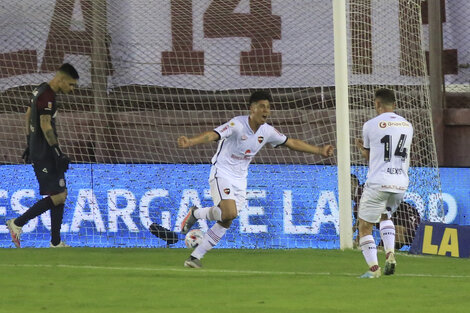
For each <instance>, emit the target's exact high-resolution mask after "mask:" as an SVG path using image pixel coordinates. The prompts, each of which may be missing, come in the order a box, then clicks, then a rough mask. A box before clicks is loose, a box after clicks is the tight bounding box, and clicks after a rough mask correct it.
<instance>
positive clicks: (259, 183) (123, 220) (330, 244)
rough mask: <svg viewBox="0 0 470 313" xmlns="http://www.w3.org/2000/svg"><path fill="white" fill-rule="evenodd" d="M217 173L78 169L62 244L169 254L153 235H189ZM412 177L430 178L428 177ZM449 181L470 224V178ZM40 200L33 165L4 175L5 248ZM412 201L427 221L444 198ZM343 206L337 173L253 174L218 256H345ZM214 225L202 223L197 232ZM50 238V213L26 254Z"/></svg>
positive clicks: (189, 168)
mask: <svg viewBox="0 0 470 313" xmlns="http://www.w3.org/2000/svg"><path fill="white" fill-rule="evenodd" d="M209 170H210V165H207V164H191V165H190V164H106V165H103V164H74V165H73V166H72V168H71V169H70V170H69V171H68V172H67V175H66V179H67V186H68V198H67V202H66V210H65V214H64V220H63V226H62V238H63V239H64V240H65V241H66V242H67V243H69V244H71V245H73V246H90V247H162V246H165V242H164V241H162V240H160V239H158V238H156V237H155V236H153V235H152V234H150V232H149V231H148V228H149V226H150V224H152V223H157V224H160V225H162V226H164V227H166V228H168V229H171V230H173V231H176V232H179V230H180V229H179V225H180V223H181V221H182V219H183V218H184V216H185V214H186V212H187V210H188V208H189V207H191V206H192V205H197V206H211V205H212V201H211V196H210V191H209V184H208V182H207V180H208V175H209ZM410 171H411V173H410V174H411V176H412V175H425V174H426V173H425V172H426V171H427V169H423V168H414V169H411V170H410ZM440 175H441V179H442V182H443V187H442V191H443V194H444V204H445V217H444V219H445V222H446V223H457V224H469V222H470V219H469V212H470V204H469V203H470V201H469V198H470V194H469V193H470V187H469V186H470V169H451V168H446V169H441V170H440ZM305 177H308V178H309V179H305ZM299 178H302V179H299ZM362 179H363V177H361V180H362ZM299 181H301V183H299ZM40 197H41V196H40V195H39V192H38V185H37V182H36V179H35V177H34V172H33V170H32V168H31V166H30V165H2V166H0V217H1V218H0V247H13V245H12V243H11V240H10V236H9V234H8V230H7V228H6V226H5V221H6V220H8V219H10V218H13V217H17V216H18V215H19V214H21V213H22V212H24V211H25V210H27V209H28V207H30V206H31V205H32V204H33V203H34V202H36V201H37V200H38V199H40ZM407 198H408V200H410V201H413V202H415V204H416V205H417V207H418V210H419V212H420V214H421V215H422V216H427V217H429V216H432V214H430V212H431V211H432V210H435V209H436V205H437V202H436V201H435V198H436V194H434V193H433V191H432V190H429V188H428V187H426V186H414V187H413V186H410V189H409V190H408V193H407V196H406V197H405V199H407ZM337 199H338V190H337V178H336V167H334V166H321V165H261V164H252V165H251V167H250V172H249V177H248V190H247V205H246V207H245V208H244V209H243V210H241V211H240V212H239V217H238V218H237V219H235V220H234V222H233V224H232V227H231V228H230V230H229V231H228V232H227V234H226V236H225V237H224V240H222V241H221V242H220V245H218V247H221V248H321V249H337V248H339V225H338V220H339V213H338V200H337ZM433 199H434V200H433ZM211 225H212V222H206V221H200V222H199V224H196V226H195V227H199V228H201V229H202V230H207V228H208V227H210V226H211ZM49 229H50V217H49V213H48V212H46V213H44V214H43V215H41V216H40V217H38V218H35V219H33V220H31V221H30V222H29V223H28V224H27V225H25V226H24V227H23V230H24V234H23V236H22V246H24V247H46V246H48V244H49V240H50V235H49ZM174 247H183V243H182V242H178V243H177V244H175V245H174Z"/></svg>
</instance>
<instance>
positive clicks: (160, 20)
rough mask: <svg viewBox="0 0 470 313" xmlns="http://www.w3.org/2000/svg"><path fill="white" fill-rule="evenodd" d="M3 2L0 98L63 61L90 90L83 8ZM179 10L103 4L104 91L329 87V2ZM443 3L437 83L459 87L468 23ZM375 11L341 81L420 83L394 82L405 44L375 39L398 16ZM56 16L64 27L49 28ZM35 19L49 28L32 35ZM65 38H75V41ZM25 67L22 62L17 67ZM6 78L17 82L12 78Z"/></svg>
mask: <svg viewBox="0 0 470 313" xmlns="http://www.w3.org/2000/svg"><path fill="white" fill-rule="evenodd" d="M1 2H5V0H3V1H0V3H1ZM7 2H8V4H5V5H4V6H2V15H1V16H2V20H3V22H2V40H1V41H0V63H1V62H2V60H5V61H6V62H14V63H15V64H16V66H15V67H16V68H15V69H14V70H6V67H5V70H2V71H1V72H0V90H6V89H9V88H12V87H16V86H18V83H19V82H21V83H22V84H38V83H40V82H42V81H44V80H48V79H49V78H50V76H49V75H48V74H50V73H51V72H52V71H53V70H54V69H55V67H56V66H51V64H52V63H54V62H57V59H63V58H66V59H69V61H70V62H72V63H73V64H74V65H75V66H76V68H77V69H78V71H79V73H80V76H81V79H80V84H81V86H90V85H91V84H92V79H91V76H92V71H91V68H92V67H91V65H90V64H91V57H90V55H91V51H92V45H93V38H92V37H91V25H92V6H91V4H90V1H87V0H81V1H55V0H43V1H36V0H23V1H13V2H12V1H7ZM180 2H181V3H180V4H179V5H180V7H178V8H177V9H176V7H173V6H172V5H171V4H170V1H152V2H147V1H113V2H112V5H108V12H107V17H106V19H105V21H102V23H106V24H107V25H106V27H105V29H106V34H104V38H105V40H106V46H107V51H106V52H107V54H108V55H107V56H106V58H107V59H108V62H110V63H111V66H110V68H112V69H113V73H112V75H110V76H109V79H108V88H113V87H119V86H127V85H150V86H165V87H178V88H189V89H205V90H214V89H234V88H254V87H264V88H267V87H269V88H275V87H282V88H286V87H306V86H308V87H312V86H325V85H330V86H331V85H334V77H333V76H334V62H333V54H332V53H331V51H333V40H331V38H333V28H332V27H331V25H330V24H328V23H325V22H324V21H325V20H326V19H327V18H329V16H330V14H331V6H332V4H331V1H319V2H318V3H316V4H315V5H309V2H310V1H308V0H302V1H299V0H277V1H276V0H273V1H272V5H271V6H272V8H271V10H267V9H266V10H267V11H266V12H264V11H262V10H263V9H261V8H260V9H259V10H260V12H252V11H253V10H254V9H252V8H251V11H250V2H249V1H240V2H239V3H238V4H237V5H236V6H233V8H232V7H231V5H230V6H229V5H226V6H224V7H223V8H219V7H218V5H217V4H216V3H215V2H214V3H213V2H212V1H211V0H199V1H197V5H193V6H192V4H191V1H180ZM448 2H449V4H448V5H447V7H446V8H447V12H448V14H447V19H446V20H445V23H444V24H443V27H444V34H445V36H444V39H445V40H444V44H445V49H446V50H445V51H446V55H447V57H446V59H445V60H449V62H450V63H449V66H448V67H449V71H450V72H448V74H452V75H450V76H448V77H447V78H446V82H447V83H448V84H453V85H462V84H468V83H469V75H470V74H469V70H470V69H469V64H470V54H469V51H470V49H469V43H470V32H469V27H470V25H469V23H470V22H469V20H468V18H465V19H464V20H462V16H463V17H468V16H469V15H470V3H469V2H468V1H467V0H452V1H448ZM450 2H452V3H450ZM185 3H186V4H185ZM383 5H384V3H383V1H371V2H370V11H369V13H368V14H369V16H368V17H367V20H369V21H370V23H371V24H370V31H371V35H370V40H371V42H370V43H368V45H370V46H371V47H374V48H373V51H372V53H371V56H370V57H371V59H370V60H368V61H367V62H368V63H370V64H371V65H372V70H371V71H369V72H367V74H366V75H364V74H358V73H355V71H353V73H352V77H351V80H352V81H356V82H360V83H361V84H364V83H365V82H373V83H374V84H377V85H398V84H399V85H406V84H419V83H420V81H421V80H420V79H419V78H416V77H412V76H410V75H404V73H403V71H402V68H401V65H400V62H402V61H403V60H402V57H403V54H406V53H408V52H407V51H405V50H404V49H407V48H406V46H404V45H402V41H403V40H406V39H404V38H402V36H403V34H401V33H398V32H396V33H393V36H394V38H393V39H391V38H390V37H387V36H381V35H380V34H381V33H384V32H387V31H389V30H391V29H396V28H397V26H398V23H400V22H401V17H402V15H404V14H407V13H406V10H403V8H402V7H401V6H400V4H399V2H392V1H391V2H390V4H388V5H387V10H385V9H384V8H383ZM410 5H411V4H410ZM186 11H188V12H186ZM189 11H190V12H189ZM185 12H186V13H188V16H186V15H185ZM59 14H60V16H61V18H62V19H64V16H65V18H66V20H62V21H61V23H58V22H57V16H59ZM256 14H260V16H258V15H256ZM255 15H256V16H255ZM382 15H383V16H382ZM35 20H40V21H41V23H44V24H46V25H50V27H49V28H45V27H37V24H36V23H34V21H35ZM232 20H233V21H232ZM237 21H238V22H243V25H244V26H243V27H244V28H246V29H243V28H240V27H238V26H234V25H231V24H230V23H231V22H233V23H235V22H237ZM425 23H426V21H425V20H424V25H425ZM424 25H423V31H424V36H426V34H427V33H426V30H427V29H426V27H424ZM260 28H262V29H260ZM87 33H88V35H87ZM254 34H256V35H254ZM253 36H258V37H259V36H262V37H263V38H264V39H265V40H263V42H265V43H260V45H265V46H262V47H257V48H259V50H260V51H261V50H262V51H263V52H262V53H261V54H260V55H255V54H254V53H252V51H251V52H250V50H251V49H253V47H252V42H255V41H253V39H254V38H255V37H253ZM75 37H77V38H80V40H79V42H78V43H77V42H75V41H76V40H75V39H74V38H75ZM258 37H256V38H258ZM75 45H77V47H74V46H75ZM63 46H65V47H63ZM296 47H302V49H296ZM423 48H425V47H423ZM350 49H351V48H350ZM58 50H59V51H60V50H62V51H65V52H66V51H67V50H69V52H70V53H64V52H60V53H58ZM183 50H184V51H185V52H183ZM220 51H224V53H220ZM305 51H308V52H309V53H308V54H305ZM351 53H352V56H351V57H352V58H356V57H361V55H362V54H363V53H364V52H361V51H360V49H359V50H358V49H353V50H352V51H351ZM183 57H189V58H191V59H192V61H191V63H190V64H185V65H184V66H188V67H193V69H192V70H191V71H187V70H182V68H181V67H184V66H183V65H182V64H180V63H178V62H179V61H178V58H183ZM26 59H27V60H30V61H31V62H30V63H28V62H24V61H25V60H26ZM254 59H257V60H258V62H261V63H265V64H268V65H266V66H265V68H264V70H254V68H251V65H250V62H251V61H250V60H254ZM384 59H386V60H387V63H386V64H385V63H383V60H384ZM22 64H23V65H26V64H28V68H20V67H19V66H20V65H22ZM312 65H314V66H312ZM250 68H251V69H250ZM306 68H308V69H309V70H308V71H306V70H305V69H306ZM451 68H452V69H451ZM446 70H447V67H446ZM326 73H329V76H328V75H326ZM356 74H357V75H356ZM14 76H21V79H19V80H15V79H12V77H14ZM221 81H222V82H224V85H225V88H224V86H221Z"/></svg>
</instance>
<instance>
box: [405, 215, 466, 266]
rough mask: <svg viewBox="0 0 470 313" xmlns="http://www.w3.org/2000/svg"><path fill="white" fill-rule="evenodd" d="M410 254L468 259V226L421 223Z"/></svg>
mask: <svg viewBox="0 0 470 313" xmlns="http://www.w3.org/2000/svg"><path fill="white" fill-rule="evenodd" d="M410 253H411V254H432V255H442V256H451V257H455V258H468V257H470V226H462V225H457V224H444V223H432V222H423V223H421V224H420V225H419V227H418V230H417V231H416V236H415V239H414V240H413V243H412V244H411V248H410Z"/></svg>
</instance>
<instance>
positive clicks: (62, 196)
mask: <svg viewBox="0 0 470 313" xmlns="http://www.w3.org/2000/svg"><path fill="white" fill-rule="evenodd" d="M51 199H52V203H54V205H59V204H64V203H65V200H66V199H67V189H66V190H65V191H63V192H61V193H58V194H55V195H53V196H51Z"/></svg>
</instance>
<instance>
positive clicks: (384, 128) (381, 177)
mask: <svg viewBox="0 0 470 313" xmlns="http://www.w3.org/2000/svg"><path fill="white" fill-rule="evenodd" d="M363 137H364V138H363V139H364V148H365V149H367V150H370V158H369V172H368V174H367V182H366V183H367V185H369V186H370V187H372V188H374V189H376V190H380V191H388V192H397V193H402V192H405V191H406V189H407V188H408V183H409V180H408V167H409V164H410V158H409V153H410V146H411V140H412V138H413V126H412V125H411V123H410V122H408V121H407V120H406V119H405V118H403V117H401V116H400V115H398V114H396V113H394V112H385V113H382V114H380V115H378V116H377V117H375V118H373V119H371V120H369V121H367V122H366V123H365V124H364V127H363Z"/></svg>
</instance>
